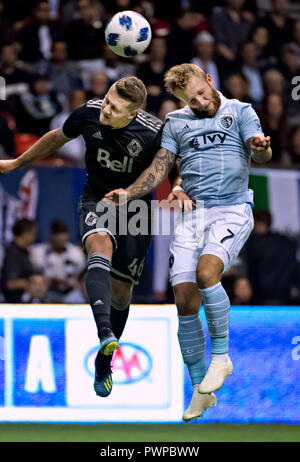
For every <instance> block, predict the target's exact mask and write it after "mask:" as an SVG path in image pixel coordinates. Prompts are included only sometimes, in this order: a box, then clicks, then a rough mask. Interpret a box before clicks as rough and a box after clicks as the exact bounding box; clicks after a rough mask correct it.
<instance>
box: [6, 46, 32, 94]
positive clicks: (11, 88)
mask: <svg viewBox="0 0 300 462" xmlns="http://www.w3.org/2000/svg"><path fill="white" fill-rule="evenodd" d="M0 60H1V68H0V75H1V77H4V79H5V84H6V97H7V98H8V97H9V96H10V95H12V94H21V93H23V92H24V91H27V90H28V84H29V81H30V74H28V73H27V72H25V71H23V70H22V69H19V68H18V67H17V60H18V54H17V51H16V47H15V46H14V45H12V44H11V45H4V46H3V47H2V48H1V55H0Z"/></svg>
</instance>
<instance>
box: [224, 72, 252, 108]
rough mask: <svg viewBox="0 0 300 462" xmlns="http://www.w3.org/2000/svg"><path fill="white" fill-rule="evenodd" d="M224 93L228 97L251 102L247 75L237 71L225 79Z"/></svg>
mask: <svg viewBox="0 0 300 462" xmlns="http://www.w3.org/2000/svg"><path fill="white" fill-rule="evenodd" d="M224 94H225V96H226V98H235V99H237V100H238V101H242V102H244V103H245V102H251V100H250V97H249V82H248V80H247V78H246V77H245V76H243V75H242V74H239V73H237V72H235V73H232V74H230V75H228V76H227V77H226V79H225V80H224Z"/></svg>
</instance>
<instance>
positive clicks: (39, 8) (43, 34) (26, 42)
mask: <svg viewBox="0 0 300 462" xmlns="http://www.w3.org/2000/svg"><path fill="white" fill-rule="evenodd" d="M61 37H62V25H61V24H60V23H59V22H58V21H55V20H52V19H51V17H50V7H49V3H48V1H47V0H39V1H37V2H36V3H35V5H34V8H33V12H32V21H31V22H30V23H29V24H28V25H26V26H24V27H23V28H22V29H21V30H20V31H19V33H18V35H17V41H18V43H19V44H20V47H21V52H20V58H21V59H22V60H24V61H26V62H28V63H36V62H37V61H39V60H41V59H46V60H49V59H50V57H51V44H52V42H53V41H56V40H60V39H61Z"/></svg>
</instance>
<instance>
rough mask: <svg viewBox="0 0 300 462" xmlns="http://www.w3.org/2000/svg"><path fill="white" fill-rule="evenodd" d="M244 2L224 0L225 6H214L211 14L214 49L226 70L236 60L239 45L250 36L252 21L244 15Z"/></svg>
mask: <svg viewBox="0 0 300 462" xmlns="http://www.w3.org/2000/svg"><path fill="white" fill-rule="evenodd" d="M244 4H245V0H226V2H225V7H216V8H215V9H214V11H213V14H212V16H211V27H212V33H213V36H214V37H215V40H216V50H217V53H218V54H219V56H220V57H221V58H222V62H223V65H224V67H225V68H226V69H227V71H228V70H231V69H232V65H233V63H234V62H235V61H236V59H237V56H238V50H239V47H240V46H241V44H243V43H244V42H246V41H247V40H248V39H249V36H250V31H251V28H252V23H251V21H250V20H249V17H247V16H246V17H245V14H244V13H245V12H244V10H243V8H244Z"/></svg>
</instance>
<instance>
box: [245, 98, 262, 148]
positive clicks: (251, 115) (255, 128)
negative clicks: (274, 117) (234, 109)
mask: <svg viewBox="0 0 300 462" xmlns="http://www.w3.org/2000/svg"><path fill="white" fill-rule="evenodd" d="M239 125H240V134H241V137H242V139H243V141H244V143H245V142H246V141H247V140H248V139H249V138H251V137H252V136H264V133H263V131H262V128H261V123H260V120H259V117H258V115H257V114H256V112H255V111H254V109H253V108H252V106H251V105H250V104H247V105H245V106H243V107H242V108H241V111H240V118H239Z"/></svg>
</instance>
